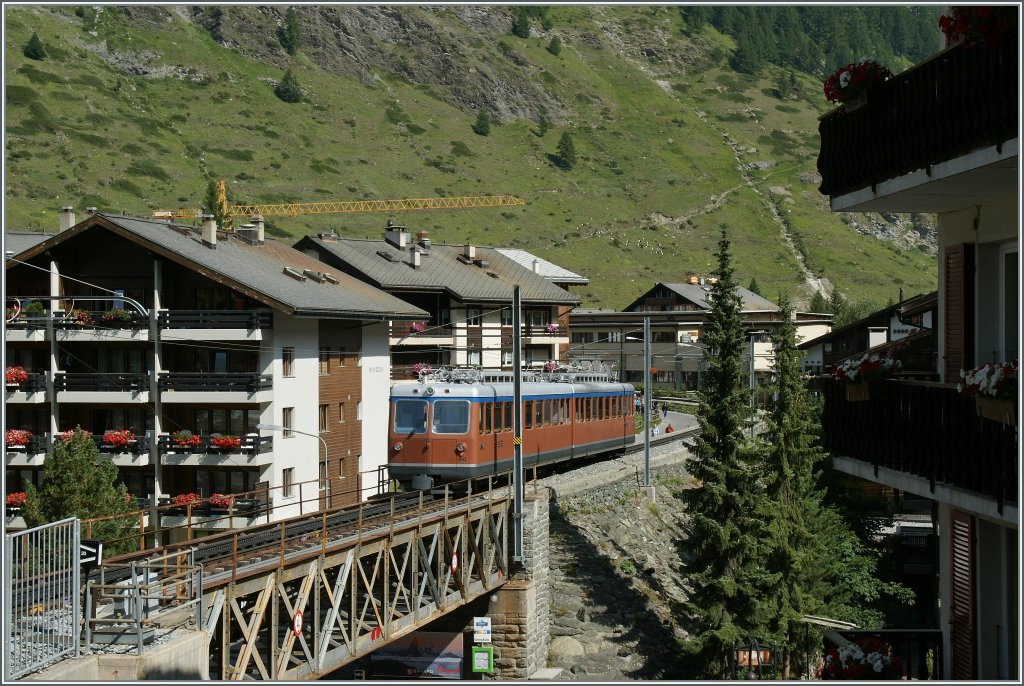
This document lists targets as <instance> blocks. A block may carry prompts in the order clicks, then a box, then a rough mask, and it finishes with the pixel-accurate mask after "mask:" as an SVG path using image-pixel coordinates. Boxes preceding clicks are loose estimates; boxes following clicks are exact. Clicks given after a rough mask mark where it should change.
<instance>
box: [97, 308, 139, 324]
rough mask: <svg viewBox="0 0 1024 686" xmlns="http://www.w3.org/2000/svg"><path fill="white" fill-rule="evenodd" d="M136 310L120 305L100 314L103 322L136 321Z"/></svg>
mask: <svg viewBox="0 0 1024 686" xmlns="http://www.w3.org/2000/svg"><path fill="white" fill-rule="evenodd" d="M135 319H136V314H135V312H132V311H131V310H126V309H123V308H120V307H114V308H111V309H109V310H107V311H106V312H104V313H103V314H101V315H100V321H101V322H134V321H135Z"/></svg>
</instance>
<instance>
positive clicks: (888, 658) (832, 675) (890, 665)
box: [821, 636, 902, 681]
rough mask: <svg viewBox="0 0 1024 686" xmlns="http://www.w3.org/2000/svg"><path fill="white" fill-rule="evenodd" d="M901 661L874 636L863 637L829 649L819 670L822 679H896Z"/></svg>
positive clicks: (899, 674) (899, 675)
mask: <svg viewBox="0 0 1024 686" xmlns="http://www.w3.org/2000/svg"><path fill="white" fill-rule="evenodd" d="M901 676H902V674H901V672H900V660H899V658H898V657H896V656H894V655H892V654H891V649H890V648H889V646H888V645H886V644H885V643H882V642H881V641H879V640H878V639H877V638H874V637H872V636H865V637H864V638H860V639H858V640H856V641H854V642H853V643H850V644H849V645H845V646H839V647H838V648H835V647H833V648H829V649H828V651H827V652H826V653H825V664H824V665H823V666H822V669H821V678H822V679H854V680H857V681H865V680H882V679H886V680H891V679H899V678H900V677H901Z"/></svg>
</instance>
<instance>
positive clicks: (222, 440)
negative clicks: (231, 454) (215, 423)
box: [210, 434, 242, 450]
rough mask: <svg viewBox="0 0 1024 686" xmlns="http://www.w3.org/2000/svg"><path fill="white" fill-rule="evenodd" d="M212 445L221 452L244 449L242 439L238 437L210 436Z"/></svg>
mask: <svg viewBox="0 0 1024 686" xmlns="http://www.w3.org/2000/svg"><path fill="white" fill-rule="evenodd" d="M210 445H212V446H213V447H214V448H220V449H221V450H230V449H232V448H240V447H242V439H241V438H239V437H238V436H220V435H217V434H214V435H213V436H210Z"/></svg>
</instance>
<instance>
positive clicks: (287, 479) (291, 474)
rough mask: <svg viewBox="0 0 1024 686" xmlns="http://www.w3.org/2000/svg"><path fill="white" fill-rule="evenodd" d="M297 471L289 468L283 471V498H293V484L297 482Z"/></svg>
mask: <svg viewBox="0 0 1024 686" xmlns="http://www.w3.org/2000/svg"><path fill="white" fill-rule="evenodd" d="M294 480H295V469H294V468H293V467H288V468H287V469H282V470H281V496H282V497H284V498H290V497H291V496H292V484H293V483H294V482H295V481H294Z"/></svg>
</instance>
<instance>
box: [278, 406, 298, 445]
mask: <svg viewBox="0 0 1024 686" xmlns="http://www.w3.org/2000/svg"><path fill="white" fill-rule="evenodd" d="M294 421H295V408H294V407H285V408H283V409H282V410H281V426H282V427H283V428H284V430H283V431H282V432H281V435H283V436H284V437H285V438H291V437H292V428H293V427H294V424H293V422H294Z"/></svg>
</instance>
